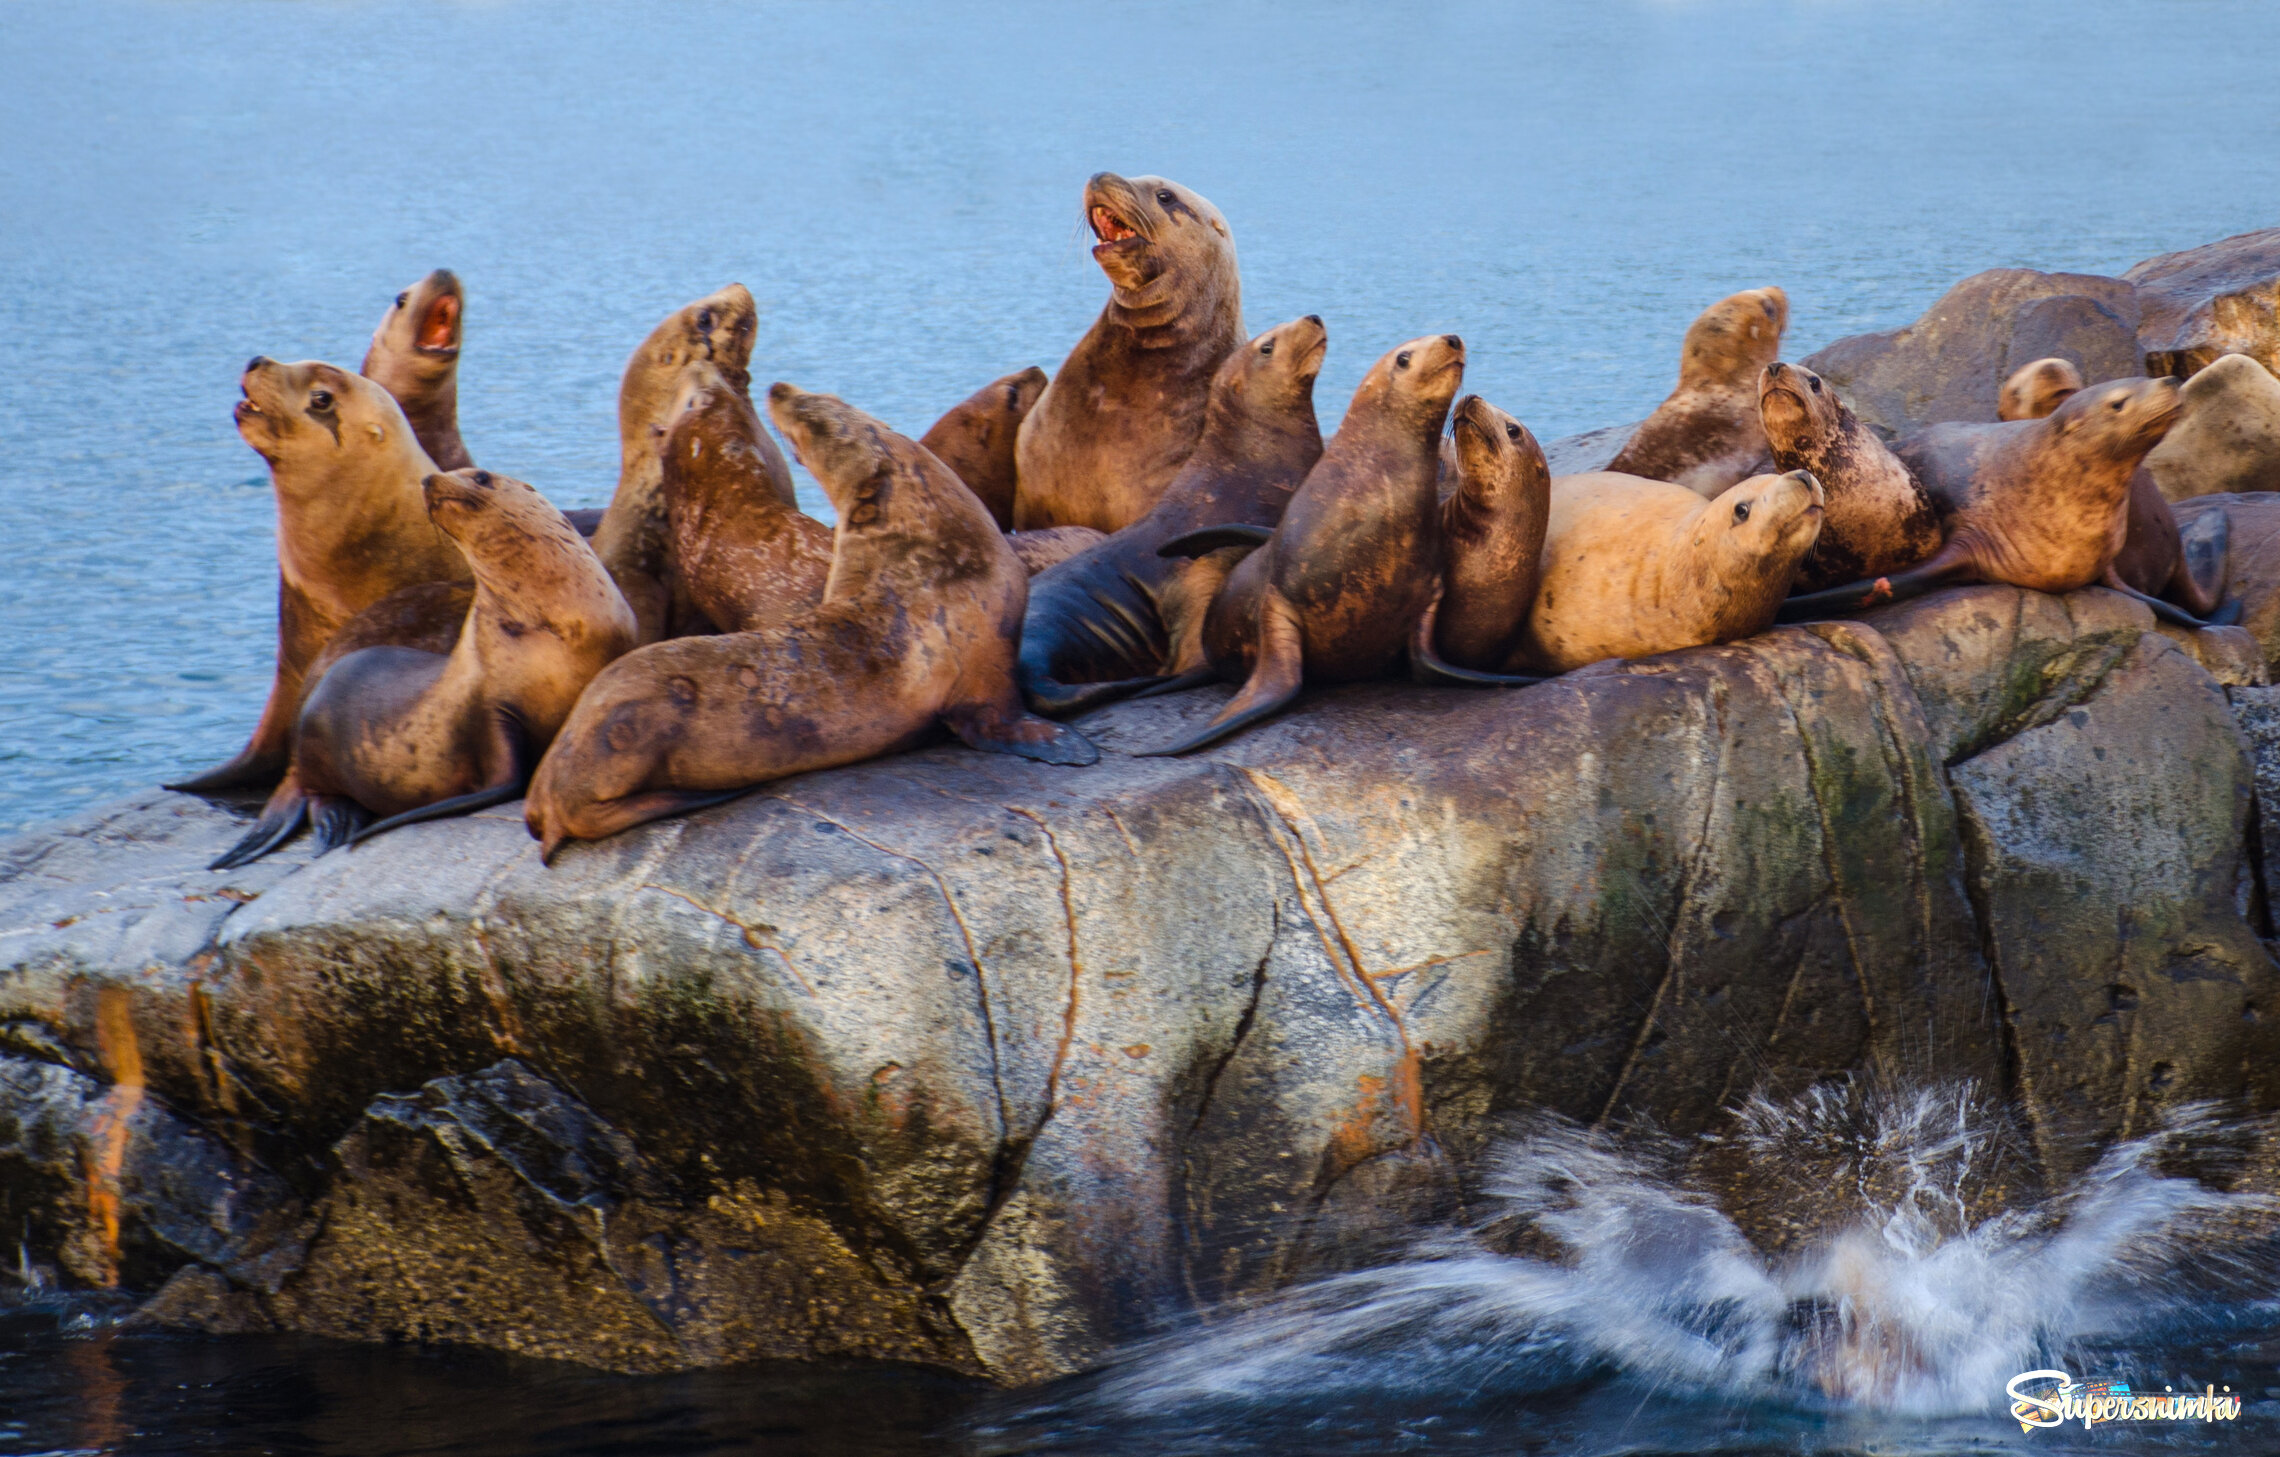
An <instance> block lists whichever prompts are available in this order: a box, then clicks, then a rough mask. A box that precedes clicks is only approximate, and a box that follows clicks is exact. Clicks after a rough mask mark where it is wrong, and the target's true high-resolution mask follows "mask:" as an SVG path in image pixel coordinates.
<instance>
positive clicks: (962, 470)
mask: <svg viewBox="0 0 2280 1457" xmlns="http://www.w3.org/2000/svg"><path fill="white" fill-rule="evenodd" d="M1045 384H1046V377H1045V371H1044V370H1042V369H1039V368H1038V367H1037V366H1036V365H1034V364H1032V365H1031V366H1029V368H1027V369H1024V370H1022V371H1020V372H1019V373H1016V374H1009V375H1007V376H1005V377H1004V378H1003V379H993V380H991V381H990V382H989V383H988V384H986V385H983V386H982V387H981V388H980V389H978V390H976V391H974V392H973V393H972V394H971V395H968V396H967V397H966V398H965V399H963V400H960V401H959V402H958V403H957V404H955V405H952V406H951V407H950V408H949V410H948V411H946V412H945V413H944V414H943V416H942V418H941V419H939V420H937V421H935V422H934V423H933V424H932V425H930V426H928V427H927V430H926V433H925V434H924V435H921V436H920V437H918V443H919V444H921V445H923V446H925V447H926V448H927V449H928V450H931V451H933V452H934V458H935V459H936V460H939V461H941V462H942V463H943V464H944V465H946V466H948V467H950V469H951V470H953V471H955V472H957V474H958V479H959V480H962V481H964V482H965V483H966V489H967V490H969V491H972V492H973V493H974V495H975V496H976V497H978V498H979V499H980V500H981V503H982V505H983V506H984V507H986V508H988V510H989V513H990V517H991V519H992V520H994V521H996V522H997V524H998V525H999V526H1001V527H1003V528H1005V529H1006V530H1008V531H1011V530H1012V529H1013V495H1014V481H1015V472H1016V466H1015V461H1014V447H1015V445H1016V443H1017V442H1018V441H1019V440H1020V438H1021V422H1022V421H1024V420H1026V419H1028V418H1029V412H1030V411H1031V410H1034V409H1036V408H1037V401H1038V399H1039V398H1040V397H1041V396H1043V395H1044V393H1045Z"/></svg>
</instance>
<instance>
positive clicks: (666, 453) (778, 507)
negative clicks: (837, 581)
mask: <svg viewBox="0 0 2280 1457" xmlns="http://www.w3.org/2000/svg"><path fill="white" fill-rule="evenodd" d="M687 378H688V379H689V381H690V383H689V387H688V389H687V390H686V391H685V392H684V393H683V395H682V398H681V402H680V408H679V413H678V414H677V415H676V416H675V417H674V419H673V423H672V426H671V428H669V429H668V430H667V431H666V433H665V438H664V440H663V441H662V442H661V443H660V449H659V461H660V466H661V477H660V490H661V493H662V497H663V500H664V504H665V513H666V519H667V522H668V526H669V530H670V532H671V546H672V552H671V556H672V571H673V574H674V581H675V583H676V585H677V587H678V591H679V594H680V595H683V596H685V597H686V598H687V600H688V601H689V603H690V604H691V605H692V606H693V607H694V608H695V609H696V610H697V611H698V612H699V613H701V614H702V615H703V616H704V617H705V619H706V620H707V621H708V622H709V623H711V624H712V626H714V627H716V628H717V629H719V630H720V631H722V632H749V631H751V630H753V629H754V628H759V627H766V626H769V625H770V624H773V623H778V622H785V621H788V620H789V619H791V618H793V617H795V616H798V615H799V614H801V613H804V612H808V611H811V610H813V608H814V607H815V605H816V604H817V603H818V602H821V601H822V600H823V588H824V583H825V582H826V581H827V580H828V579H829V578H830V576H831V528H830V527H828V526H826V525H824V524H823V523H822V522H821V521H818V520H816V519H815V518H814V517H812V516H809V515H807V514H805V513H804V512H802V511H800V510H798V509H797V508H795V507H792V506H788V505H786V504H784V502H783V500H782V499H781V498H780V497H779V496H778V495H777V494H776V489H775V484H774V480H775V474H776V471H777V470H778V469H779V468H780V467H781V465H782V461H783V457H782V454H781V453H780V452H779V451H778V450H777V449H776V443H775V441H773V440H771V439H769V438H768V432H767V431H766V429H765V428H763V427H762V426H761V424H760V416H759V414H758V412H757V411H755V410H754V409H753V408H752V402H751V401H750V400H749V399H747V398H745V395H744V392H743V391H742V390H739V389H737V388H736V387H734V386H733V385H732V384H730V383H729V382H728V380H727V379H726V378H724V377H723V376H722V375H721V374H720V373H719V372H718V371H717V370H714V369H711V368H709V367H702V366H692V367H691V369H690V370H689V372H688V374H687Z"/></svg>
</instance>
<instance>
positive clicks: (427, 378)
mask: <svg viewBox="0 0 2280 1457" xmlns="http://www.w3.org/2000/svg"><path fill="white" fill-rule="evenodd" d="M466 304H467V300H466V297H465V295H463V294H462V293H461V292H460V289H459V280H458V278H457V277H455V276H454V275H453V274H452V271H451V270H450V269H448V268H438V269H437V270H436V271H435V272H433V273H431V274H429V275H428V276H427V277H425V278H423V279H421V280H420V281H419V282H418V283H415V284H413V285H412V286H411V287H410V288H407V289H405V290H404V291H403V292H402V293H400V294H397V295H396V301H395V303H393V304H391V305H389V308H388V312H387V313H385V314H383V315H381V316H380V327H379V328H377V329H374V330H373V331H372V347H371V348H370V349H367V350H366V351H365V352H364V367H363V368H362V369H360V370H358V371H357V373H359V374H361V375H363V376H364V377H365V378H366V379H368V380H371V381H372V382H373V383H374V384H377V385H379V386H380V387H381V388H382V389H384V390H386V391H387V392H388V393H389V394H392V395H394V396H395V397H396V403H397V404H399V405H401V406H403V409H404V418H405V419H406V420H409V421H410V422H411V425H412V433H413V434H414V435H417V436H418V437H419V439H420V449H422V450H424V451H426V452H427V453H428V459H430V460H432V461H434V462H435V468H436V469H437V470H462V469H464V468H466V467H468V466H471V465H473V464H474V463H475V458H474V457H473V456H471V455H469V454H468V453H467V446H466V444H465V442H463V441H461V440H460V438H459V340H460V336H461V333H462V330H463V329H464V327H465V326H464V322H463V320H462V318H461V315H462V314H463V313H464V311H465V309H466Z"/></svg>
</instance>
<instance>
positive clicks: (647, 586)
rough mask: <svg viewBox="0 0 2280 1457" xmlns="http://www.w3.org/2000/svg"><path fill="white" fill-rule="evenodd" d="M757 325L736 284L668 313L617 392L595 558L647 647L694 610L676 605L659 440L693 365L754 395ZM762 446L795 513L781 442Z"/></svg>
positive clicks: (773, 478)
mask: <svg viewBox="0 0 2280 1457" xmlns="http://www.w3.org/2000/svg"><path fill="white" fill-rule="evenodd" d="M757 317H758V315H757V312H756V310H755V309H754V307H753V303H752V295H751V293H750V292H748V291H747V290H746V289H745V287H744V285H743V284H741V283H732V284H730V285H729V286H728V287H726V288H724V289H722V290H721V291H720V292H718V293H715V294H710V295H708V296H706V297H704V298H701V299H698V300H697V301H696V302H695V303H693V304H689V305H687V306H686V307H684V308H680V309H676V310H675V311H674V312H672V313H670V314H668V315H666V316H665V319H664V321H663V322H662V323H660V324H659V325H658V326H657V327H656V328H655V329H652V330H651V331H650V333H649V337H648V338H647V339H644V340H642V341H641V347H640V348H638V349H636V350H634V351H633V357H632V358H631V359H629V360H627V361H626V366H625V376H624V378H623V380H622V381H621V382H620V383H619V385H618V459H619V466H618V485H617V494H615V495H613V496H612V497H610V504H609V507H608V509H606V510H605V511H604V512H603V513H602V521H601V524H600V525H599V526H598V527H596V528H595V530H594V551H595V553H596V554H597V555H599V556H600V557H601V559H602V565H603V566H606V567H608V568H609V569H610V576H611V577H612V578H613V579H614V580H615V581H616V582H617V584H618V590H619V591H620V592H622V593H624V594H625V600H626V605H627V606H629V607H631V608H632V609H633V616H634V620H635V621H636V622H637V623H639V624H640V630H641V640H642V641H643V642H645V643H647V642H656V641H657V640H658V639H660V638H662V637H664V636H665V635H667V634H668V633H670V632H673V631H676V630H678V629H679V628H681V627H682V626H683V624H681V623H678V622H676V621H675V620H674V619H675V616H676V613H675V609H676V607H680V608H682V609H683V610H684V611H685V610H686V609H687V604H686V603H685V602H683V603H676V602H675V601H674V599H673V591H672V586H671V583H672V575H673V574H672V550H673V542H672V528H671V525H670V523H668V521H667V520H666V517H665V499H664V493H663V487H662V472H663V468H664V467H663V463H662V458H661V457H660V456H659V454H658V450H657V438H658V436H659V435H660V434H661V433H662V432H663V431H664V430H665V429H666V428H667V427H669V426H670V425H671V424H672V419H673V414H672V412H673V407H674V406H675V405H676V404H678V403H679V402H680V398H681V395H682V392H683V391H684V390H685V389H686V388H687V385H688V380H687V379H686V378H685V375H686V373H687V371H688V369H689V366H691V365H692V364H698V363H702V364H707V365H709V366H711V367H712V368H714V369H716V370H718V371H719V372H720V375H721V377H722V378H724V379H726V380H727V381H728V383H729V385H730V386H731V387H732V388H734V389H738V390H744V389H749V388H750V387H751V377H750V375H748V374H747V373H746V369H747V367H748V366H749V365H750V364H751V362H752V336H753V331H754V328H755V324H756V320H757ZM761 439H762V441H763V442H764V444H765V447H766V448H765V449H764V450H763V451H762V452H761V454H762V457H763V459H764V460H765V461H767V463H768V465H769V482H770V485H771V486H772V487H773V488H774V489H775V491H776V494H777V496H778V497H779V498H780V499H782V500H783V502H784V503H785V504H786V505H791V506H796V505H797V504H798V502H797V500H796V498H795V497H794V496H793V494H792V472H791V467H790V466H788V465H785V464H784V461H783V453H782V452H781V451H779V450H777V449H776V445H775V442H774V441H772V440H768V439H767V437H766V436H765V435H763V436H762V437H761Z"/></svg>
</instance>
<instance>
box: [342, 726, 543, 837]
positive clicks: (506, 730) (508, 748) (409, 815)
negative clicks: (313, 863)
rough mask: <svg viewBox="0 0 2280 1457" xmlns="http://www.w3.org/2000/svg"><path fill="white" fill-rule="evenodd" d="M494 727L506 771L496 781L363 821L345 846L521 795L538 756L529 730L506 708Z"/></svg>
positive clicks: (496, 742) (534, 767)
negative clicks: (531, 744)
mask: <svg viewBox="0 0 2280 1457" xmlns="http://www.w3.org/2000/svg"><path fill="white" fill-rule="evenodd" d="M493 728H494V730H495V732H496V733H497V734H498V738H497V739H496V740H495V741H494V743H493V748H494V749H495V750H498V751H500V753H499V758H500V760H501V761H503V762H504V763H505V765H506V771H507V772H506V774H505V776H504V777H502V778H501V779H500V781H499V782H498V783H496V784H488V785H485V786H484V787H483V788H481V789H478V790H476V791H474V792H473V793H471V794H455V795H453V796H452V797H451V798H449V799H439V800H437V801H435V803H433V804H423V805H421V806H420V807H419V808H417V809H408V810H405V811H404V812H403V813H402V814H394V815H390V816H388V818H386V819H384V820H379V821H377V822H375V823H373V824H369V825H366V826H365V827H364V828H363V829H361V830H358V831H357V832H356V833H355V834H353V835H350V836H349V837H348V847H349V848H350V849H351V850H353V849H355V848H356V847H357V846H358V845H360V844H362V843H363V842H364V841H366V840H369V839H371V838H372V837H373V836H374V835H377V834H381V833H384V832H385V831H388V830H393V829H395V828H396V827H397V826H399V825H414V824H418V823H419V822H420V821H422V820H442V819H450V818H452V817H454V816H456V815H467V814H473V813H474V812H475V811H477V810H479V809H489V808H490V807H491V806H492V805H494V804H505V803H506V802H507V801H508V800H510V799H520V798H522V796H523V791H525V790H527V789H528V788H530V776H531V773H532V771H533V770H535V769H536V768H537V767H538V765H537V762H536V761H537V758H538V756H537V755H536V754H534V753H532V752H531V747H530V734H529V733H528V732H527V731H526V730H525V729H524V728H523V725H522V720H521V719H519V718H517V717H516V716H515V715H514V714H513V713H511V712H509V711H507V710H505V709H500V710H498V711H497V712H496V713H495V714H494V715H493Z"/></svg>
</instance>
